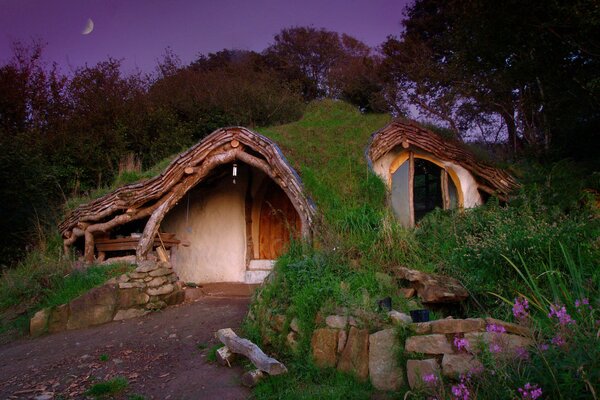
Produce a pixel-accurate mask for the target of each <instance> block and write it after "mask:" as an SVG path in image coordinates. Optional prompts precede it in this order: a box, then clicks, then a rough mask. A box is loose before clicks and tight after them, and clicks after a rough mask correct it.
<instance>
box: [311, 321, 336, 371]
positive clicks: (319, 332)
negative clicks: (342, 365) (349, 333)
mask: <svg viewBox="0 0 600 400" xmlns="http://www.w3.org/2000/svg"><path fill="white" fill-rule="evenodd" d="M337 339H338V331H337V330H336V329H330V328H321V329H315V331H314V332H313V335H312V338H311V341H310V347H311V349H312V357H313V361H314V363H315V365H316V366H317V367H321V368H325V367H331V368H333V367H335V364H336V363H337Z"/></svg>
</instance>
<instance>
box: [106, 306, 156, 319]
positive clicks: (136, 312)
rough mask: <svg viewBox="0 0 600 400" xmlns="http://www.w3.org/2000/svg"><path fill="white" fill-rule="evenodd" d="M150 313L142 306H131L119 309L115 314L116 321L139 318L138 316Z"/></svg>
mask: <svg viewBox="0 0 600 400" xmlns="http://www.w3.org/2000/svg"><path fill="white" fill-rule="evenodd" d="M148 313H149V311H148V310H143V309H140V308H130V309H127V310H119V311H117V314H116V315H115V318H114V321H121V320H124V319H131V318H137V317H141V316H143V315H146V314H148Z"/></svg>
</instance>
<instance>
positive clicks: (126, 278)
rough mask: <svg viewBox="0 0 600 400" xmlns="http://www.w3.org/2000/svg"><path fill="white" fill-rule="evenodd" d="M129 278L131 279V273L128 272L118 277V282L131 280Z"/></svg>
mask: <svg viewBox="0 0 600 400" xmlns="http://www.w3.org/2000/svg"><path fill="white" fill-rule="evenodd" d="M129 280H130V278H129V275H127V274H123V275H121V276H119V277H118V278H117V282H119V283H125V282H129Z"/></svg>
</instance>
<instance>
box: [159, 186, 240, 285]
mask: <svg viewBox="0 0 600 400" xmlns="http://www.w3.org/2000/svg"><path fill="white" fill-rule="evenodd" d="M246 188H247V181H246V180H245V179H243V177H241V176H240V177H238V179H237V182H236V184H235V185H234V184H233V182H232V179H231V178H229V177H225V178H223V179H222V180H221V181H220V182H219V183H218V184H217V185H215V186H213V187H211V188H199V189H192V190H191V191H190V192H189V195H190V206H189V215H188V216H187V218H186V214H187V195H186V196H184V197H183V198H182V199H181V201H180V202H179V205H178V206H177V207H175V208H174V209H173V210H172V211H171V212H170V213H169V214H167V215H166V216H165V219H164V220H163V223H162V225H161V229H162V230H163V231H164V232H174V233H175V234H176V235H177V238H179V239H181V240H186V241H189V242H190V243H191V245H190V246H189V247H184V246H179V247H178V248H177V249H174V250H173V252H172V253H173V254H172V260H173V268H174V269H175V271H176V272H177V274H178V276H179V278H180V279H181V280H183V281H184V282H195V283H207V282H243V281H244V278H245V271H246V220H245V217H244V215H245V210H244V204H245V193H246Z"/></svg>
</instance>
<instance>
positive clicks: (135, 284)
mask: <svg viewBox="0 0 600 400" xmlns="http://www.w3.org/2000/svg"><path fill="white" fill-rule="evenodd" d="M145 286H146V284H144V283H143V282H119V289H131V288H143V287H145Z"/></svg>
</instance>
